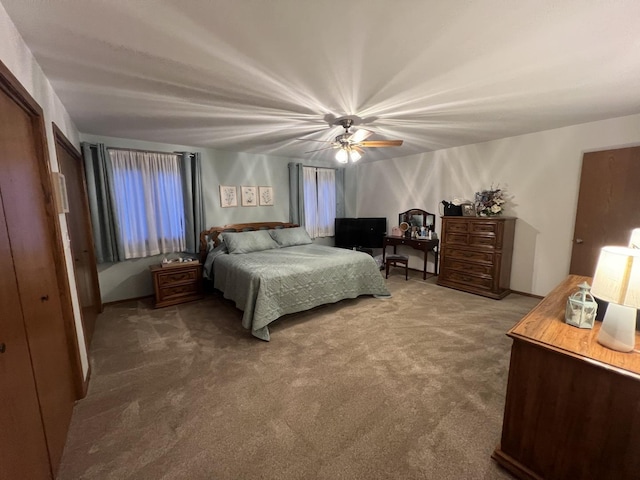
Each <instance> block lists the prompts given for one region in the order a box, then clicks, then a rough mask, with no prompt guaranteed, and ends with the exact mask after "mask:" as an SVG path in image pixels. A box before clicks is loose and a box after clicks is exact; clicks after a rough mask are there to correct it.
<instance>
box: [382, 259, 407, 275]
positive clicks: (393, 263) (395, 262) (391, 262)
mask: <svg viewBox="0 0 640 480" xmlns="http://www.w3.org/2000/svg"><path fill="white" fill-rule="evenodd" d="M385 263H386V269H387V270H386V277H385V278H389V267H390V266H394V267H397V266H398V264H400V265H404V279H405V280H409V257H407V256H406V255H396V254H395V253H394V254H392V255H387V258H386V260H385Z"/></svg>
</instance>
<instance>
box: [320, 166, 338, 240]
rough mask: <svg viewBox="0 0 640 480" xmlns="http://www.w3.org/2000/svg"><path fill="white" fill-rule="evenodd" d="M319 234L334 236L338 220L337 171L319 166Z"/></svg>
mask: <svg viewBox="0 0 640 480" xmlns="http://www.w3.org/2000/svg"><path fill="white" fill-rule="evenodd" d="M317 173H318V221H317V224H318V236H319V237H333V236H334V234H335V220H336V171H335V170H333V169H329V168H318V171H317Z"/></svg>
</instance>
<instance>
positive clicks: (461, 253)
mask: <svg viewBox="0 0 640 480" xmlns="http://www.w3.org/2000/svg"><path fill="white" fill-rule="evenodd" d="M444 254H445V255H444V258H445V259H448V258H450V259H452V260H465V261H467V262H481V263H486V264H488V265H493V253H491V252H477V251H474V250H465V249H461V248H450V247H445V249H444Z"/></svg>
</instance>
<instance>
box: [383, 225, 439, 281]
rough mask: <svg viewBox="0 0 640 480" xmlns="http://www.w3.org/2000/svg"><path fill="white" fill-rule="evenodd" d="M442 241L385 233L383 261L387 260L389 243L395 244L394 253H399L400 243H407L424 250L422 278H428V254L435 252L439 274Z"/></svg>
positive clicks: (436, 267)
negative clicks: (439, 255)
mask: <svg viewBox="0 0 640 480" xmlns="http://www.w3.org/2000/svg"><path fill="white" fill-rule="evenodd" d="M439 244H440V241H439V240H438V239H433V240H427V239H418V238H409V237H398V236H396V235H385V237H384V244H383V246H382V263H383V264H384V262H385V257H386V256H387V245H393V253H397V252H396V249H397V248H398V245H406V246H407V247H411V248H414V249H416V250H420V251H421V252H424V266H423V267H422V279H423V280H426V279H427V254H428V253H429V252H433V256H434V258H435V260H434V275H438V245H439Z"/></svg>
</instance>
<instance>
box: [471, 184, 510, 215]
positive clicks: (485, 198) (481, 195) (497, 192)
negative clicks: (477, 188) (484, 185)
mask: <svg viewBox="0 0 640 480" xmlns="http://www.w3.org/2000/svg"><path fill="white" fill-rule="evenodd" d="M505 202H506V200H505V199H504V191H503V190H502V189H500V188H493V185H491V188H490V189H489V190H482V191H481V192H476V202H475V205H476V214H477V215H480V216H481V217H490V216H494V215H501V214H502V210H503V208H504V207H503V205H504V204H505Z"/></svg>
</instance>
